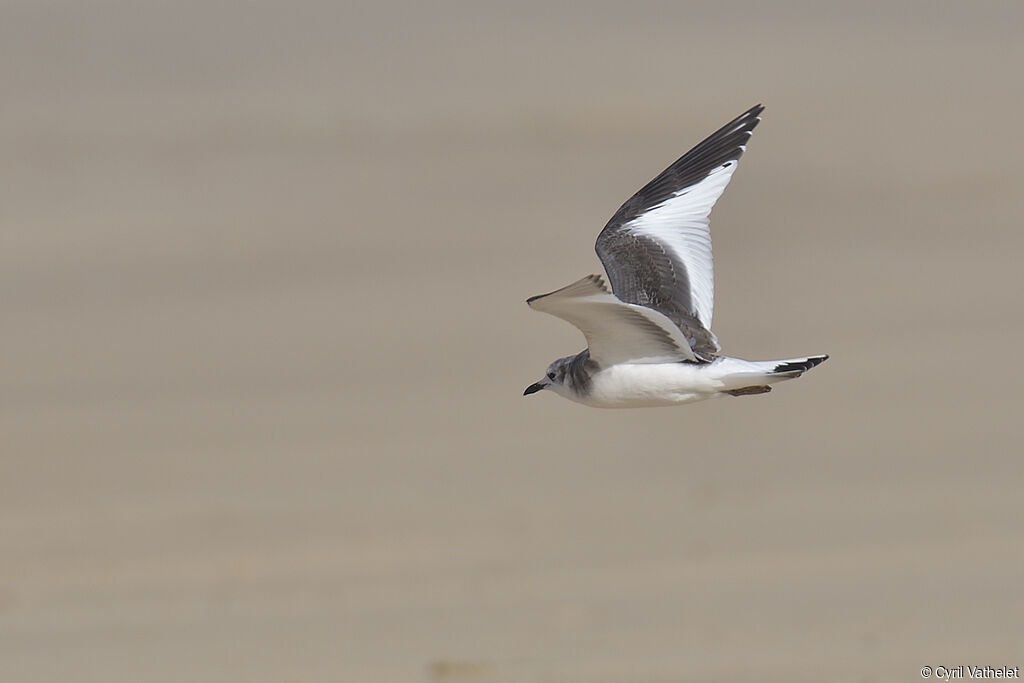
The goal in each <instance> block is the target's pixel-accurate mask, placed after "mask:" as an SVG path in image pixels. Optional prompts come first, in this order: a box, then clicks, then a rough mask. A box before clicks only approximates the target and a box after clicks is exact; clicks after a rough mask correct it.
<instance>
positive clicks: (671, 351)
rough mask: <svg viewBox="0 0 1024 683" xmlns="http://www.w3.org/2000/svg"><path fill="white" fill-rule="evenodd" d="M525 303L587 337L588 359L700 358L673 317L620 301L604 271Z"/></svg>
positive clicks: (600, 361) (649, 360)
mask: <svg viewBox="0 0 1024 683" xmlns="http://www.w3.org/2000/svg"><path fill="white" fill-rule="evenodd" d="M526 303H527V304H529V305H530V308H533V309H535V310H538V311H544V312H545V313H550V314H551V315H554V316H557V317H559V318H561V319H562V320H567V321H569V322H570V323H572V324H573V325H575V326H576V327H578V328H579V329H580V331H581V332H583V336H584V337H586V338H587V345H588V347H589V348H590V357H591V358H592V359H593V360H594V361H595V362H597V364H598V365H600V366H601V367H608V366H609V365H615V364H617V363H670V362H674V361H682V360H690V361H695V360H697V358H696V357H695V356H694V355H693V351H692V350H690V346H689V344H688V343H687V342H686V339H684V338H683V335H682V334H681V333H680V332H679V329H678V328H677V327H676V326H675V325H674V324H673V323H672V321H671V320H669V319H668V318H666V317H665V316H664V315H662V314H661V313H659V312H658V311H656V310H654V309H653V308H646V307H644V306H636V305H634V304H627V303H624V302H622V301H620V300H619V299H618V298H616V296H615V295H614V294H612V293H611V292H609V291H608V290H607V289H605V286H604V281H603V280H602V279H601V276H600V275H588V276H587V277H585V278H583V279H582V280H579V281H578V282H574V283H573V284H571V285H569V286H568V287H563V288H562V289H559V290H557V291H554V292H551V293H550V294H541V295H540V296H533V297H530V298H529V299H527V300H526Z"/></svg>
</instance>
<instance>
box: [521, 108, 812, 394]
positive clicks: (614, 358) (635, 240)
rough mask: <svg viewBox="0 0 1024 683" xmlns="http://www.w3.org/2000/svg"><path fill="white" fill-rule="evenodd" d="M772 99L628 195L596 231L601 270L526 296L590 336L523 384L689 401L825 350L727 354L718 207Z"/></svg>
mask: <svg viewBox="0 0 1024 683" xmlns="http://www.w3.org/2000/svg"><path fill="white" fill-rule="evenodd" d="M763 110H764V107H762V106H761V105H757V106H756V107H752V108H751V109H749V110H748V111H746V112H744V113H743V114H740V116H738V117H737V118H736V119H734V120H733V121H730V122H729V123H727V124H726V125H725V126H723V127H722V128H721V129H719V130H718V131H717V132H715V133H713V134H712V135H711V136H710V137H708V138H707V139H706V140H704V141H703V142H701V143H700V144H699V145H697V146H696V147H694V148H693V149H691V150H690V151H689V152H687V153H686V154H684V155H683V156H682V157H680V158H679V159H678V160H677V161H676V162H675V163H674V164H672V165H671V166H669V167H668V168H666V169H665V170H664V171H662V173H661V174H660V175H659V176H658V177H657V178H655V179H654V180H652V181H651V182H649V183H647V184H646V185H645V186H644V187H643V188H641V189H640V191H639V192H637V193H636V194H635V195H633V196H632V197H630V199H629V200H628V201H627V202H626V203H625V204H623V205H622V206H621V207H619V210H618V211H616V212H615V215H614V216H612V219H611V220H610V221H608V225H606V226H605V227H604V230H602V231H601V234H600V235H598V237H597V245H596V249H597V255H598V257H599V258H600V259H601V263H602V264H604V269H605V272H606V273H607V274H608V282H609V283H610V284H611V291H609V290H608V287H607V286H606V285H605V280H604V278H602V277H601V276H600V275H588V276H587V277H585V278H583V279H582V280H579V281H578V282H574V283H573V284H571V285H569V286H568V287H563V288H562V289H559V290H556V291H554V292H551V293H550V294H541V295H540V296H534V297H530V298H529V299H527V301H526V303H527V304H529V306H530V307H531V308H533V309H535V310H538V311H543V312H545V313H550V314H551V315H554V316H557V317H559V318H561V319H563V320H566V321H568V322H570V323H572V324H573V325H575V326H576V327H577V328H579V330H580V331H581V332H582V333H583V336H584V337H586V340H587V348H586V349H584V350H583V351H581V352H580V353H578V354H576V355H575V356H567V357H565V358H559V359H558V360H556V361H555V362H553V363H552V364H551V365H549V366H548V369H547V373H546V374H545V377H544V378H543V379H542V380H540V381H539V382H536V383H534V384H531V385H530V386H528V387H527V388H526V391H525V392H524V393H523V395H524V396H526V395H529V394H533V393H536V392H538V391H541V390H542V389H549V390H551V391H554V392H555V393H556V394H558V395H560V396H564V397H565V398H568V399H570V400H572V401H577V402H579V403H583V404H585V405H588V406H594V407H597V408H634V407H642V406H666V405H675V404H678V403H690V402H693V401H701V400H703V399H706V398H713V397H716V396H722V395H724V394H729V395H732V396H747V395H751V394H763V393H765V392H768V391H771V389H772V386H771V385H773V384H775V383H777V382H781V381H784V380H787V379H793V378H795V377H799V376H800V375H802V374H803V373H805V372H807V371H808V370H810V369H811V368H813V367H815V366H817V365H818V364H820V363H823V362H825V361H826V360H827V359H828V356H826V355H820V356H808V357H805V358H789V359H786V360H772V361H748V360H742V359H740V358H730V357H728V356H721V355H719V354H718V352H719V350H720V349H721V347H720V346H719V344H718V339H717V337H715V335H714V333H713V332H712V331H711V314H712V310H713V308H714V269H713V266H712V260H711V231H710V229H709V221H708V216H709V215H710V214H711V208H712V207H713V206H714V205H715V202H716V201H717V200H718V197H719V196H721V194H722V192H723V191H724V190H725V186H726V185H728V184H729V180H730V179H731V178H732V174H733V172H734V171H735V170H736V165H737V162H738V161H739V159H740V157H741V156H743V151H744V150H745V149H746V145H747V141H748V140H749V139H750V136H751V133H752V132H753V130H754V128H755V127H756V126H757V124H758V122H759V121H760V120H761V119H760V114H761V112H762V111H763Z"/></svg>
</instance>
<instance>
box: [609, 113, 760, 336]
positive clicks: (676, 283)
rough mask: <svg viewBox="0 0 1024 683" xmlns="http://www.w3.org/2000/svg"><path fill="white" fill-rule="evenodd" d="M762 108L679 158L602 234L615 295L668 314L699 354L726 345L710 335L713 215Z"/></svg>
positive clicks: (713, 278) (712, 302)
mask: <svg viewBox="0 0 1024 683" xmlns="http://www.w3.org/2000/svg"><path fill="white" fill-rule="evenodd" d="M763 110H764V107H762V106H761V105H757V106H756V107H752V108H751V109H749V110H748V111H746V112H744V113H743V114H741V115H740V116H739V117H737V118H736V119H734V120H733V121H731V122H729V123H727V124H726V125H725V126H723V127H722V128H721V129H720V130H718V131H717V132H715V133H713V134H712V135H711V136H710V137H708V138H707V139H706V140H704V141H703V142H701V143H700V144H699V145H697V146H696V147H694V148H693V149H691V150H690V151H689V152H687V153H686V154H684V155H683V156H682V157H680V158H679V159H678V160H677V161H676V162H675V163H674V164H672V165H671V166H669V167H668V168H666V169H665V170H664V171H662V172H661V174H660V175H659V176H658V177H657V178H655V179H654V180H652V181H651V182H649V183H647V184H646V185H644V187H643V188H642V189H641V190H640V191H639V192H637V193H636V194H635V195H633V196H632V197H630V199H629V200H628V201H627V202H626V203H625V204H623V205H622V206H621V207H619V210H618V211H617V212H615V215H614V216H612V219H611V220H610V221H608V225H606V226H605V228H604V230H602V231H601V234H600V235H598V237H597V245H596V249H597V255H598V257H599V258H600V259H601V263H603V264H604V267H605V270H606V271H607V273H608V279H609V280H610V281H611V285H612V291H613V292H615V295H616V296H618V297H619V298H620V299H622V300H623V301H626V302H629V303H633V304H639V305H641V306H648V307H650V308H653V309H655V310H657V311H660V312H661V313H663V314H665V315H666V316H668V318H669V319H671V320H672V322H674V323H675V324H676V325H678V326H679V328H680V329H681V330H682V331H683V334H684V335H685V336H686V337H687V339H688V340H689V342H690V345H691V346H692V347H693V350H694V351H696V352H697V353H715V352H717V351H718V350H719V348H720V347H719V346H718V340H717V339H716V338H715V335H714V334H712V333H711V316H712V313H713V310H714V299H715V276H714V267H713V265H712V260H711V231H710V229H709V220H708V216H709V215H710V213H711V208H712V207H713V206H714V205H715V202H716V201H717V200H718V198H719V197H720V196H721V194H722V192H723V191H724V190H725V186H726V185H728V184H729V180H730V179H731V178H732V174H733V172H734V171H735V170H736V162H737V161H738V160H739V158H740V157H741V156H743V150H744V149H746V143H747V141H748V140H749V139H750V135H751V133H752V131H753V130H754V128H755V127H756V126H757V124H758V122H759V121H760V120H761V119H760V118H759V115H760V114H761V112H762V111H763Z"/></svg>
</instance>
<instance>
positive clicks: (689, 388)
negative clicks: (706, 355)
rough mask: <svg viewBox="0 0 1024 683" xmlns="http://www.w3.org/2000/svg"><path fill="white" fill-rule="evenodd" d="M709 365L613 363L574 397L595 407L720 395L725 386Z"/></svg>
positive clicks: (666, 402) (633, 405)
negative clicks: (584, 392)
mask: <svg viewBox="0 0 1024 683" xmlns="http://www.w3.org/2000/svg"><path fill="white" fill-rule="evenodd" d="M710 368H711V366H710V365H696V364H693V363H664V364H637V365H614V366H612V367H610V368H607V369H604V370H601V371H599V372H597V373H596V374H595V375H593V376H592V377H591V388H590V392H589V393H588V395H587V396H585V397H571V398H573V400H576V401H579V402H580V403H584V404H586V405H589V406H593V407H595V408H643V407H649V406H672V405H678V404H680V403H692V402H693V401H702V400H704V399H706V398H714V397H716V396H721V395H722V394H721V393H720V392H721V391H722V389H724V388H726V387H725V384H724V383H723V382H722V381H721V379H720V378H716V377H715V375H717V374H718V373H716V372H709V369H710Z"/></svg>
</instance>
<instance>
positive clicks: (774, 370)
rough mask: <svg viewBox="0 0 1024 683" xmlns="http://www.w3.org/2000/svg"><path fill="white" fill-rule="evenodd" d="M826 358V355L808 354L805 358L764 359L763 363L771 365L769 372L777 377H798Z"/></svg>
mask: <svg viewBox="0 0 1024 683" xmlns="http://www.w3.org/2000/svg"><path fill="white" fill-rule="evenodd" d="M827 360H828V356H827V355H824V354H823V355H821V356H809V357H807V358H788V359H786V360H776V361H765V362H764V363H763V365H766V366H772V367H771V370H769V373H770V374H772V375H776V376H779V377H785V378H787V379H788V378H790V377H799V376H800V375H802V374H804V373H805V372H807V371H808V370H810V369H811V368H814V367H817V366H819V365H821V364H822V363H824V362H825V361H827Z"/></svg>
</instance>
